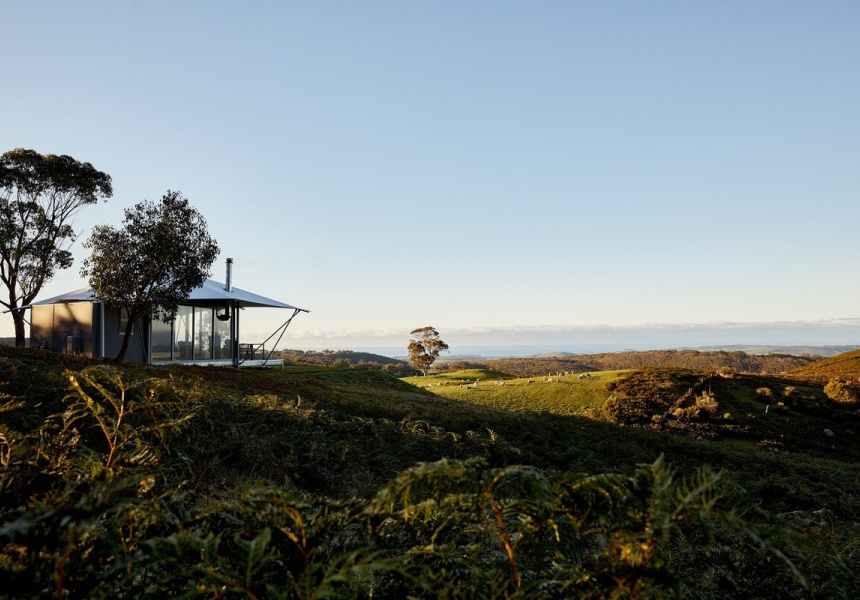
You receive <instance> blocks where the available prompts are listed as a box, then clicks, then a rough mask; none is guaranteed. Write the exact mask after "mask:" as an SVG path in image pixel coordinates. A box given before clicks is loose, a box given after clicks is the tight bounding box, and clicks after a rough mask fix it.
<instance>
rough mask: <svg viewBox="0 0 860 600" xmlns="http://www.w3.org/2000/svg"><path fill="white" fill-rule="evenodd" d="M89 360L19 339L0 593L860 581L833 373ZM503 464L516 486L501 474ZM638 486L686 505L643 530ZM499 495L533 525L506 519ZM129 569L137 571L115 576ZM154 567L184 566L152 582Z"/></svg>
mask: <svg viewBox="0 0 860 600" xmlns="http://www.w3.org/2000/svg"><path fill="white" fill-rule="evenodd" d="M91 364H92V363H90V362H89V361H86V360H84V359H75V358H71V357H63V356H59V355H54V354H51V353H47V352H40V351H37V350H27V349H14V348H0V393H2V394H5V396H4V397H0V404H2V403H3V402H7V404H6V406H5V407H4V408H3V409H0V434H2V435H0V459H2V461H0V463H2V469H0V493H2V495H0V498H2V500H0V548H3V551H2V553H0V569H2V570H3V577H4V578H5V579H6V580H7V581H8V582H9V583H8V585H7V587H6V588H5V589H0V598H4V597H30V596H38V595H40V594H42V592H39V591H38V590H44V589H47V590H52V595H53V591H55V590H56V589H57V586H58V585H60V584H62V585H60V587H61V588H62V589H66V590H67V593H66V594H64V595H69V596H70V597H74V596H75V594H77V595H79V596H81V597H148V596H147V594H149V595H151V596H152V597H156V596H157V593H162V594H164V595H173V594H176V595H179V594H186V595H208V596H209V597H212V595H213V594H215V592H217V594H218V595H219V596H221V597H250V595H251V594H252V593H253V594H254V595H256V596H257V597H277V596H276V594H275V592H274V590H275V588H271V589H269V588H267V587H266V585H269V584H271V585H274V586H276V588H277V589H279V590H282V591H283V590H289V591H288V592H284V593H283V596H284V597H311V596H312V595H313V594H312V593H311V592H308V591H307V590H316V591H315V592H314V593H315V594H317V595H323V593H322V592H323V591H325V590H328V592H325V593H327V594H329V595H338V594H340V595H342V596H345V597H354V596H356V595H360V594H358V591H359V590H362V589H363V590H364V592H363V594H364V595H365V596H366V595H367V592H368V590H367V589H366V587H365V588H362V586H367V585H371V589H373V591H374V597H392V598H393V597H403V595H405V592H408V593H410V594H413V595H416V596H419V597H437V596H440V595H441V594H442V593H443V590H446V589H447V590H449V592H450V590H451V589H452V588H453V587H456V586H462V587H459V588H457V589H461V591H462V592H463V593H462V594H461V595H462V597H487V596H489V595H492V593H493V592H492V589H493V588H492V585H496V584H494V583H492V582H499V583H498V585H501V586H509V587H503V588H502V589H505V590H507V592H506V593H509V594H513V595H517V594H521V595H523V597H541V593H544V594H545V595H546V594H549V596H555V597H558V596H571V595H574V596H576V595H582V594H580V593H579V592H582V593H583V594H584V593H586V592H588V593H589V594H590V595H591V596H592V597H601V596H603V595H608V594H609V593H610V592H611V593H622V594H623V595H625V596H630V597H635V596H636V595H637V593H638V594H639V595H640V596H641V597H651V596H652V595H653V592H654V591H655V590H656V589H658V588H660V586H668V587H666V588H665V590H666V591H667V593H669V591H671V590H674V591H673V592H672V594H675V593H678V594H689V593H692V592H693V591H694V590H696V593H697V594H698V595H699V596H700V597H715V598H719V597H729V596H731V597H743V596H749V597H774V598H776V597H779V598H783V597H798V598H799V597H821V598H825V597H833V596H834V595H840V594H842V595H843V596H847V597H852V596H853V595H854V594H855V592H857V591H858V590H860V582H858V580H857V578H856V576H855V575H853V574H852V573H854V572H855V570H854V568H855V567H856V566H857V563H856V560H857V559H856V554H855V553H854V550H853V548H856V547H857V544H858V543H860V534H858V523H860V510H858V507H860V503H858V499H860V498H858V492H857V489H858V487H857V483H858V482H860V461H858V458H860V451H858V444H857V442H856V438H855V437H854V436H853V433H852V432H853V431H854V430H856V429H855V428H856V423H857V411H856V409H855V408H854V407H851V406H848V407H845V406H836V405H833V404H832V403H830V402H829V400H828V399H827V398H826V397H825V396H823V394H822V393H821V387H820V385H806V384H804V383H803V382H802V381H801V380H797V381H793V380H789V379H785V378H773V377H763V376H743V377H741V376H738V377H734V378H731V379H724V378H718V377H711V376H710V373H709V372H702V371H696V370H689V369H686V370H685V369H675V370H667V369H644V370H643V369H638V370H629V371H613V372H601V373H594V374H592V375H591V376H589V377H584V378H583V379H580V378H579V375H578V374H577V375H567V376H564V375H562V376H558V375H556V376H554V377H552V379H553V381H545V380H543V378H541V377H537V378H533V379H534V381H533V382H532V383H529V382H528V379H526V378H515V377H512V376H511V375H509V374H507V373H505V372H502V371H488V370H474V371H463V372H459V373H445V374H441V375H438V376H430V377H426V378H423V377H422V378H409V379H405V380H401V379H397V378H395V377H392V376H391V375H389V374H387V373H384V372H381V371H375V370H361V369H346V368H327V367H317V366H312V365H306V366H296V367H290V368H287V369H285V370H283V371H281V370H272V371H237V370H232V369H203V368H194V367H179V366H173V367H169V368H168V367H160V368H155V367H142V366H128V367H125V368H123V369H121V370H119V371H107V372H99V371H91V370H90V371H87V370H86V368H87V367H88V366H89V365H91ZM64 368H69V369H71V371H68V372H67V371H64ZM70 374H71V375H70ZM70 376H71V377H72V379H70ZM476 380H477V386H475V381H476ZM70 382H72V383H74V382H77V385H79V386H80V388H75V387H74V386H73V387H72V388H70ZM502 382H504V385H501V383H502ZM431 384H432V386H433V387H430V386H431ZM765 388H766V389H767V390H768V391H767V392H765V391H763V390H764V389H765ZM76 389H80V390H81V391H80V392H77V391H75V390H76ZM706 392H707V394H708V396H707V398H704V397H705V395H706ZM703 398H704V399H703ZM111 400H113V404H112V403H111ZM714 404H716V407H714ZM123 411H127V412H123ZM119 415H122V418H121V419H120V418H119ZM118 421H121V423H119V422H118ZM824 429H828V430H829V431H831V432H832V433H833V434H834V435H833V436H828V435H826V434H825V433H824ZM111 435H114V436H115V437H114V438H111ZM112 439H113V441H111V440H112ZM660 456H663V460H664V461H665V463H666V464H668V465H671V469H673V470H674V472H675V475H674V476H672V477H671V478H670V479H665V477H668V476H669V475H668V473H669V472H668V471H666V472H664V471H663V470H662V469H663V467H662V466H661V465H662V464H664V463H659V462H658V463H655V461H657V459H658V457H660ZM441 459H446V460H447V461H454V462H441V463H437V462H435V461H440V460H441ZM476 460H477V461H479V462H474V461H476ZM457 461H459V462H457ZM470 461H472V462H470ZM417 463H426V464H425V466H422V467H415V465H416V464H417ZM514 465H529V467H528V469H525V468H521V467H514ZM642 465H650V466H648V467H643V466H642ZM706 467H710V468H712V469H716V470H720V469H721V470H722V473H723V474H722V475H721V476H715V477H716V478H715V479H709V477H711V476H709V475H707V474H706V471H701V469H704V468H706ZM535 468H536V469H539V471H532V470H529V469H535ZM609 473H616V474H618V475H617V476H615V475H613V476H609V475H606V474H609ZM576 474H580V475H576ZM582 474H586V475H589V476H592V477H591V478H587V479H581V480H579V479H571V478H575V477H580V476H581V475H582ZM684 477H689V478H691V479H690V480H688V483H682V479H683V478H684ZM661 478H663V479H661ZM493 481H510V483H509V484H506V485H503V486H502V487H500V488H498V490H496V491H493V492H492V493H490V492H489V491H485V492H482V491H480V490H494V489H495V488H493V487H492V486H493V485H496V484H492V483H491V482H493ZM571 481H580V482H581V483H577V484H576V485H575V486H572V487H571V484H570V483H569V482H571ZM660 481H662V482H663V483H658V482H660ZM488 482H490V483H488ZM565 482H568V483H565ZM693 482H698V484H694V483H693ZM488 485H489V486H491V487H485V486H488ZM476 486H477V487H476ZM559 486H560V487H559ZM595 486H596V487H595ZM469 490H474V494H473V493H472V492H470V491H469ZM575 490H586V491H587V490H592V491H593V492H594V495H589V494H591V492H589V494H586V495H584V496H583V495H577V494H580V492H577V491H575ZM598 490H599V491H598ZM684 490H686V491H684ZM696 490H698V491H696ZM487 494H489V496H488V495H487ZM487 498H491V499H495V500H494V502H497V503H496V504H494V503H492V502H491V503H490V504H480V502H485V501H486V499H487ZM539 498H546V499H547V502H548V504H541V505H540V506H542V507H543V508H539V506H538V505H537V504H535V502H537V499H539ZM637 498H638V499H639V500H636V499H637ZM707 498H711V499H712V501H713V503H711V501H709V500H707ZM387 499H391V502H390V503H389V500H387ZM649 499H650V500H649ZM640 500H641V501H642V502H645V503H646V504H643V505H641V506H643V507H645V506H646V505H647V506H650V507H651V508H641V509H637V510H643V511H646V512H647V511H652V510H656V508H655V507H658V506H659V507H664V508H661V509H660V510H661V511H662V510H667V511H669V512H666V513H665V515H670V514H674V515H676V516H675V517H665V518H666V519H668V520H666V521H660V522H661V523H663V524H662V525H660V526H659V527H657V528H656V529H655V528H654V527H653V526H650V528H646V529H642V527H643V526H644V525H643V524H642V523H643V522H640V521H639V520H637V519H638V518H639V517H638V516H637V515H639V514H640V513H639V512H635V511H634V512H632V513H631V512H625V511H627V510H628V509H629V508H630V507H631V506H640V504H638V502H639V501H640ZM646 500H647V502H646ZM419 501H420V502H419ZM415 502H417V503H416V504H413V503H415ZM649 503H650V504H649ZM724 505H725V506H726V509H722V508H719V507H722V506H724ZM679 506H680V507H681V508H678V509H677V510H679V511H680V512H677V513H676V512H672V511H674V510H675V509H674V508H672V509H670V507H679ZM275 507H279V508H277V509H276V508H275ZM386 507H390V508H386ZM397 507H401V508H402V509H403V510H402V511H401V510H400V509H398V508H397ZM409 507H414V512H411V510H412V509H410V508H409ZM494 507H495V508H494ZM625 507H627V508H625ZM729 507H746V508H743V509H741V508H738V509H737V510H735V509H729ZM407 509H408V510H407ZM718 509H719V510H718ZM496 510H498V511H499V512H498V513H496V512H494V511H496ZM630 510H632V509H630ZM762 510H764V511H765V512H761V511H762ZM506 511H507V512H506ZM536 511H537V512H536ZM559 511H561V512H559ZM571 511H572V512H571ZM562 514H563V515H566V516H564V517H562ZM642 514H644V513H642ZM660 514H664V513H663V512H660ZM476 515H486V516H487V519H488V520H482V519H483V517H482V518H478V517H477V516H476ZM494 515H497V516H498V518H501V519H502V520H501V521H500V522H501V523H504V524H506V527H509V528H511V535H514V532H518V533H516V536H520V537H514V538H507V541H505V540H506V538H505V536H503V535H501V533H504V531H505V530H500V529H499V528H498V523H499V521H498V520H497V516H494ZM539 515H543V516H539ZM587 515H592V516H593V519H595V520H592V519H591V518H590V517H588V516H587ZM665 515H664V516H665ZM732 515H734V516H732ZM739 515H745V516H744V519H746V520H745V521H743V524H741V522H740V521H737V518H740V517H739ZM652 517H653V518H652ZM652 517H649V519H650V520H648V521H647V522H649V523H655V522H657V521H655V520H654V519H657V513H654V514H653V515H652ZM717 517H719V518H717ZM660 518H661V519H662V518H664V517H660ZM296 519H299V520H300V521H301V523H304V525H301V527H299V529H296V527H298V525H295V523H297V522H298V521H296ZM436 519H439V520H438V521H437V520H436ZM475 519H478V520H475ZM579 519H582V521H581V522H580V521H579ZM658 520H659V519H658ZM461 522H462V523H463V526H462V527H451V526H450V524H457V523H461ZM445 523H448V524H449V525H445ZM551 523H552V525H551ZM577 523H579V524H577ZM706 523H710V525H707V527H706V528H705V529H700V528H699V525H696V524H702V526H704V524H706ZM583 527H585V528H584V529H583ZM554 528H559V529H558V531H560V532H562V533H561V534H560V535H561V537H560V538H558V540H560V541H558V540H557V541H553V540H556V538H555V537H554V535H555V534H550V533H549V532H552V531H556V529H554ZM571 528H572V529H571ZM708 528H710V533H708ZM744 528H746V529H744ZM750 528H752V529H750ZM646 530H647V531H646ZM577 532H579V533H577ZM589 532H591V533H589ZM648 532H650V533H648ZM745 532H746V533H745ZM750 532H754V535H753V537H752V538H751V537H750V535H751V533H750ZM545 533H546V534H547V535H548V537H545V536H544V534H545ZM664 534H665V536H666V537H665V538H664V537H661V536H662V535H664ZM302 536H305V537H302ZM425 536H429V537H425ZM701 536H704V537H701ZM433 539H435V540H436V542H435V545H434V542H433V541H432V540H433ZM511 539H514V540H517V539H522V542H521V544H520V543H517V544H513V542H511V541H510V540H511ZM750 539H753V540H755V539H759V540H762V543H764V544H765V545H764V546H762V545H761V544H759V543H758V542H754V543H752V544H751V545H750V542H749V540H750ZM67 540H74V542H75V545H74V546H68V543H71V542H67ZM302 540H305V541H302ZM607 540H615V541H612V542H608V541H607ZM625 540H627V541H625ZM709 540H710V541H709ZM743 540H747V541H746V542H744V541H743ZM764 540H769V541H767V542H764ZM443 542H444V543H443ZM652 542H653V543H654V544H656V545H655V546H654V547H653V550H648V554H646V555H643V554H641V552H642V550H641V549H642V548H644V547H646V546H647V547H649V548H650V544H651V543H652ZM34 544H35V545H34ZM506 544H508V545H506ZM510 544H513V545H510ZM559 544H561V545H559ZM767 544H770V545H772V546H773V547H774V548H781V549H782V550H781V552H782V554H778V553H777V554H775V553H774V552H773V551H771V550H769V549H768V548H769V546H768V545H767ZM28 548H30V549H32V551H30V550H27V549H28ZM37 548H38V549H39V550H38V551H36V549H37ZM72 548H74V550H73V549H72ZM123 548H125V550H123ZM633 548H639V550H636V551H635V552H633V550H632V549H633ZM22 549H23V550H22ZM705 549H709V552H708V553H705ZM631 552H633V554H630V553H631ZM651 552H653V553H654V554H653V556H651V555H650V553H651ZM510 556H514V557H515V558H514V559H511V560H509V557H510ZM560 556H565V557H567V558H564V559H563V560H562V559H560V558H559V557H560ZM649 556H650V558H649ZM780 556H787V557H789V558H791V560H792V561H793V562H794V564H796V565H797V566H798V568H799V573H800V574H801V575H802V576H804V577H805V578H806V582H807V587H806V588H804V587H803V586H802V583H801V580H800V579H798V576H797V575H796V574H794V573H793V572H792V570H791V568H790V567H788V566H787V565H786V563H785V562H783V560H782V559H781V558H780ZM207 557H208V558H207ZM395 557H400V558H397V560H395ZM402 557H407V558H402ZM408 557H411V558H408ZM576 557H579V558H576ZM584 557H588V558H587V559H585V558H584ZM637 557H638V558H637ZM382 559H385V560H382ZM404 560H405V561H406V562H403V561H404ZM386 561H394V562H386ZM277 565H280V566H277ZM362 565H363V566H362ZM553 565H556V566H553ZM558 565H563V567H564V568H563V569H562V568H561V567H559V566H558ZM61 567H62V568H61ZM58 568H61V570H60V571H58ZM231 569H232V570H231ZM558 569H561V570H558ZM63 572H66V573H67V575H66V576H64V578H62V580H58V577H60V575H58V573H60V574H62V573H63ZM109 572H112V573H118V574H117V576H116V577H117V581H121V582H122V583H123V585H125V586H127V588H116V587H110V586H109V585H108V584H106V583H104V582H105V581H108V580H112V579H110V578H107V577H106V576H105V574H106V573H109ZM124 572H128V573H134V574H135V576H134V577H132V576H131V575H129V577H124V576H121V573H124ZM514 572H516V573H517V575H516V577H514V575H513V574H512V573H514ZM374 573H375V575H374ZM748 573H756V577H755V578H752V579H751V578H750V577H749V576H748ZM493 574H494V575H493ZM491 575H492V576H491ZM586 576H587V577H588V579H587V581H590V582H592V583H590V584H589V586H593V587H589V586H585V584H582V582H583V581H586V580H584V579H582V578H583V577H586ZM148 578H149V579H148ZM667 578H668V579H667ZM148 580H151V581H150V583H152V582H153V581H158V582H162V583H163V584H164V585H163V586H162V587H157V586H155V587H153V588H152V590H153V591H149V592H147V591H146V590H147V589H149V588H147V587H146V585H143V583H142V582H146V581H148ZM187 581H191V582H196V583H195V585H198V586H199V587H198V588H193V587H192V588H188V587H183V586H187V585H188V584H187V583H183V582H187ZM550 581H552V582H555V583H552V584H550V583H549V582H550ZM565 581H579V582H580V584H581V585H583V586H584V587H581V588H570V589H567V588H564V585H573V584H572V583H571V584H564V583H563V582H565ZM58 582H59V583H58ZM291 582H292V583H291ZM297 582H300V583H301V585H302V586H305V587H301V586H300V585H299V584H298V583H297ZM529 582H531V583H529ZM637 582H638V583H637ZM622 585H623V586H627V585H629V586H633V587H631V588H629V589H628V588H626V587H624V588H623V589H622V590H621V592H618V590H619V589H621V587H619V586H622ZM637 585H638V586H646V587H639V588H637V587H636V586H637ZM63 586H66V587H63ZM106 586H107V587H106ZM487 586H490V587H487ZM510 586H512V587H510ZM529 586H532V587H529ZM542 586H543V587H542ZM547 586H550V587H547ZM551 586H562V587H551ZM654 586H656V587H654ZM156 588H157V589H156ZM124 589H127V590H128V591H127V592H125V591H123V590H124ZM194 589H197V591H193V590H194ZM302 589H304V590H306V591H305V592H301V590H302ZM564 589H567V591H566V592H565V591H564ZM34 590H36V591H34ZM165 590H166V591H167V592H169V593H165ZM201 590H202V591H201ZM267 590H268V591H267ZM540 590H545V591H544V592H541V591H540ZM546 590H554V591H552V593H549V592H546ZM577 590H579V592H577ZM589 590H590V591H589ZM612 590H614V592H612ZM636 590H638V592H637V591H636ZM684 590H686V591H684ZM496 591H497V592H498V590H496ZM204 592H205V594H204ZM499 593H500V592H499ZM123 594H125V596H123ZM303 594H304V595H303ZM470 594H471V595H470Z"/></svg>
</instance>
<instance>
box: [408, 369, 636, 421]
mask: <svg viewBox="0 0 860 600" xmlns="http://www.w3.org/2000/svg"><path fill="white" fill-rule="evenodd" d="M625 372H626V371H600V372H594V373H588V374H580V373H571V374H568V375H564V374H562V375H559V374H557V373H553V374H547V375H544V376H542V377H527V378H526V377H524V378H511V377H510V376H509V375H506V374H505V373H501V372H499V371H491V370H484V369H470V370H466V371H455V372H452V373H442V374H439V375H428V376H427V377H406V378H404V379H403V380H404V381H406V382H407V383H410V384H412V385H414V386H417V387H420V388H424V389H425V390H427V391H428V392H432V393H434V394H436V395H438V396H442V397H444V398H446V399H448V400H456V401H460V402H468V403H470V404H475V405H479V406H485V407H488V408H493V409H497V410H505V411H515V412H538V413H551V414H555V415H568V416H570V415H583V414H586V411H588V410H589V409H599V408H600V407H602V406H603V404H604V402H606V399H607V398H609V396H610V395H611V393H610V392H608V391H606V390H605V389H604V384H605V383H606V382H608V381H612V380H614V379H617V378H618V377H619V376H620V375H621V374H623V373H625Z"/></svg>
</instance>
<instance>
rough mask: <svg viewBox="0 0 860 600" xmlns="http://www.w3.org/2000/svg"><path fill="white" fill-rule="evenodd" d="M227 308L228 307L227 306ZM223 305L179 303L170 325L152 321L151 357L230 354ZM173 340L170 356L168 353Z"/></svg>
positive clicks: (205, 357)
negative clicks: (222, 318)
mask: <svg viewBox="0 0 860 600" xmlns="http://www.w3.org/2000/svg"><path fill="white" fill-rule="evenodd" d="M226 310H227V311H229V307H227V308H226ZM219 314H220V315H224V314H228V313H227V312H225V307H224V306H212V305H209V306H180V307H179V310H178V311H177V313H176V318H175V319H174V321H173V324H172V325H169V324H166V323H160V322H158V321H153V322H152V359H153V360H171V359H172V360H212V359H213V358H214V359H218V358H220V359H224V358H230V357H231V356H232V354H231V350H232V347H233V344H232V341H231V339H230V321H229V320H227V321H222V320H220V319H218V318H217V316H218V315H219ZM171 340H172V352H173V354H172V357H171Z"/></svg>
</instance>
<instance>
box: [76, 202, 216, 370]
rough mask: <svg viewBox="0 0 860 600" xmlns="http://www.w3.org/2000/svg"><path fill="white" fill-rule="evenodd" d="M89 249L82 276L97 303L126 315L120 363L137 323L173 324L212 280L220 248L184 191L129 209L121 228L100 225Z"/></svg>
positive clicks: (119, 355)
mask: <svg viewBox="0 0 860 600" xmlns="http://www.w3.org/2000/svg"><path fill="white" fill-rule="evenodd" d="M84 247H85V248H89V249H91V250H92V254H91V255H90V257H89V258H88V259H86V260H85V261H84V263H83V267H82V268H81V275H82V276H83V277H87V278H88V279H89V284H90V287H92V289H93V294H94V295H95V297H96V299H98V300H101V301H102V302H104V303H106V304H108V305H111V306H114V307H116V308H120V309H123V310H125V311H126V313H127V316H128V320H127V322H126V326H125V332H124V336H123V340H122V346H120V350H119V352H118V353H117V356H116V362H117V363H122V362H123V361H124V360H125V355H126V352H127V351H128V344H129V340H130V338H131V332H132V330H133V328H134V323H135V322H136V321H137V320H138V319H140V318H141V317H144V316H146V315H151V316H152V318H153V319H158V320H160V321H162V322H164V323H169V322H170V321H171V320H173V318H174V317H175V316H176V312H177V310H178V308H179V304H180V302H182V301H183V300H184V299H185V298H187V297H188V295H189V294H190V293H191V291H192V290H193V289H194V288H197V287H199V286H200V285H202V284H203V282H204V281H206V278H207V277H209V275H210V273H211V271H210V267H211V266H212V263H213V262H214V261H215V259H216V258H217V257H218V252H219V249H218V244H217V243H216V242H215V240H214V239H212V237H210V236H209V232H208V229H207V227H206V220H205V219H204V218H203V216H202V215H201V214H200V213H199V212H198V211H197V210H196V209H195V208H194V207H192V206H191V205H190V204H189V203H188V200H187V199H186V198H183V197H182V195H181V194H180V193H179V192H171V191H168V192H167V193H166V194H165V195H164V196H163V197H162V198H161V200H160V201H158V202H150V201H143V202H140V203H138V204H136V205H135V206H134V207H133V208H130V209H126V211H125V218H124V219H123V224H122V227H121V228H120V229H115V228H114V227H111V226H110V225H99V226H97V227H95V228H94V229H93V233H92V235H91V236H90V238H89V240H87V242H86V243H84Z"/></svg>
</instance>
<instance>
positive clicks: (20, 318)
mask: <svg viewBox="0 0 860 600" xmlns="http://www.w3.org/2000/svg"><path fill="white" fill-rule="evenodd" d="M11 314H12V321H14V323H15V345H16V346H24V345H26V343H27V335H26V334H27V332H26V330H25V329H24V311H23V310H12V313H11Z"/></svg>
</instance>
